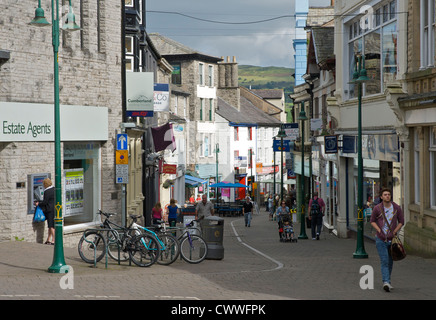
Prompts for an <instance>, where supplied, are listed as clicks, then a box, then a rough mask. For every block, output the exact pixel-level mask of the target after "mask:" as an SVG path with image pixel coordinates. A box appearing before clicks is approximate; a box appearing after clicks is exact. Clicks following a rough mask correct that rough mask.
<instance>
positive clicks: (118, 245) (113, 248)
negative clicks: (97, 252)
mask: <svg viewBox="0 0 436 320" xmlns="http://www.w3.org/2000/svg"><path fill="white" fill-rule="evenodd" d="M130 238H131V236H129V235H128V234H127V235H124V232H122V233H119V232H118V231H115V230H114V231H112V230H111V231H108V232H107V240H106V241H107V251H108V252H107V253H108V254H109V257H111V258H112V259H114V260H115V261H118V250H119V254H120V257H119V258H120V261H127V260H129V252H128V251H127V249H126V243H127V241H128V240H129V239H130Z"/></svg>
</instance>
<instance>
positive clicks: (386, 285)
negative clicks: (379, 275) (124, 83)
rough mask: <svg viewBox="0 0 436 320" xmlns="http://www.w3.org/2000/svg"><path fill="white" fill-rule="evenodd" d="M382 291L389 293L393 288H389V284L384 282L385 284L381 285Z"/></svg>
mask: <svg viewBox="0 0 436 320" xmlns="http://www.w3.org/2000/svg"><path fill="white" fill-rule="evenodd" d="M383 289H384V290H385V291H386V292H390V291H391V290H392V289H393V287H392V286H391V284H390V283H387V282H385V283H383Z"/></svg>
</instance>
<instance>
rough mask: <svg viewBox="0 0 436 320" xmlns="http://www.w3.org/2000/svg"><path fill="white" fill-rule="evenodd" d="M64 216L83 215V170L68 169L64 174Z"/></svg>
mask: <svg viewBox="0 0 436 320" xmlns="http://www.w3.org/2000/svg"><path fill="white" fill-rule="evenodd" d="M64 175H65V176H64V190H65V201H64V211H63V213H64V216H65V217H70V216H75V215H79V214H82V213H83V187H84V181H85V179H84V175H83V168H81V169H69V170H65V173H64Z"/></svg>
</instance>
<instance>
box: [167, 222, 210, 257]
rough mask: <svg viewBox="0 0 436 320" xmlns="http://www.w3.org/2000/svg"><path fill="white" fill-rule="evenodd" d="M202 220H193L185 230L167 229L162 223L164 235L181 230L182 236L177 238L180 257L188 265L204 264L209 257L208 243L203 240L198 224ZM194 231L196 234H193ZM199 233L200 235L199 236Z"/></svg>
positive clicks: (177, 228)
mask: <svg viewBox="0 0 436 320" xmlns="http://www.w3.org/2000/svg"><path fill="white" fill-rule="evenodd" d="M200 220H201V218H200V219H197V220H193V221H191V222H190V223H188V224H187V225H186V227H184V228H179V227H170V228H166V225H165V223H162V225H161V230H163V232H164V233H167V232H173V231H177V230H181V231H182V233H181V235H180V236H179V237H178V238H177V240H178V241H179V243H180V256H181V257H182V258H183V260H185V261H186V262H188V263H192V264H196V263H200V262H202V261H203V260H204V259H205V258H206V256H207V250H208V249H207V243H206V241H205V240H204V239H203V237H202V236H200V234H201V229H200V228H198V227H197V226H196V224H197V223H198V222H199V221H200ZM192 231H193V232H194V233H192ZM197 233H198V234H197Z"/></svg>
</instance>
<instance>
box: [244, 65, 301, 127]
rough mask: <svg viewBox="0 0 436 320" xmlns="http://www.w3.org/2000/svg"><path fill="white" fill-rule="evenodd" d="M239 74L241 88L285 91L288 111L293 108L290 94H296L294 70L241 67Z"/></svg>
mask: <svg viewBox="0 0 436 320" xmlns="http://www.w3.org/2000/svg"><path fill="white" fill-rule="evenodd" d="M238 72H239V78H238V80H239V85H240V86H242V87H246V88H251V89H283V90H284V92H285V105H286V109H288V108H290V107H292V102H291V100H290V99H289V94H291V93H293V92H294V77H292V74H293V73H294V69H292V68H284V67H257V66H248V65H239V67H238ZM290 120H291V119H288V121H290Z"/></svg>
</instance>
